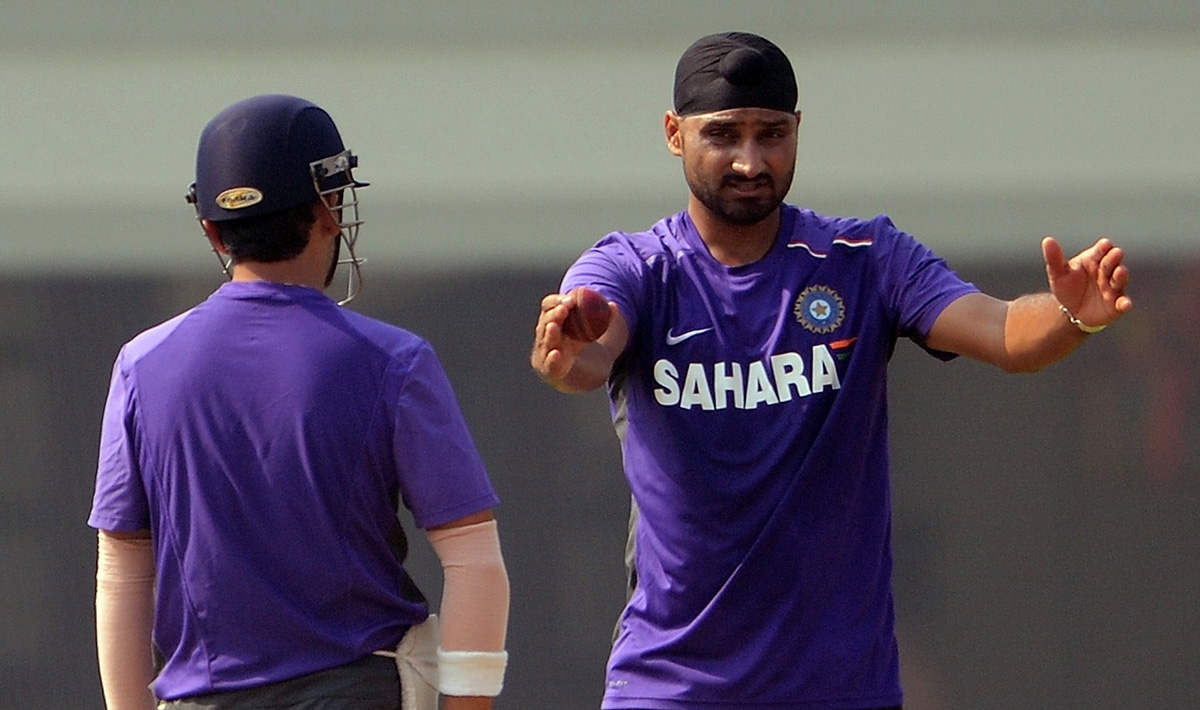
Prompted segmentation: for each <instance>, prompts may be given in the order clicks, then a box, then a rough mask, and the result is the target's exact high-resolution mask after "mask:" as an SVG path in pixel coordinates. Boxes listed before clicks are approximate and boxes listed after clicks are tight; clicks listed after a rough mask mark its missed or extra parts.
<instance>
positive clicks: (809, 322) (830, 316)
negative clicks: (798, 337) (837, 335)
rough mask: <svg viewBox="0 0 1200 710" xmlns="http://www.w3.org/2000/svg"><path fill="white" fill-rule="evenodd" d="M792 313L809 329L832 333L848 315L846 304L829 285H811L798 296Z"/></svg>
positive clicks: (815, 331) (816, 331)
mask: <svg viewBox="0 0 1200 710" xmlns="http://www.w3.org/2000/svg"><path fill="white" fill-rule="evenodd" d="M792 313H793V314H794V315H795V316H796V320H797V321H799V323H800V325H802V326H804V327H805V328H807V329H808V330H811V331H812V332H814V333H832V332H833V331H835V330H837V327H838V326H839V325H841V324H842V321H843V320H844V319H845V317H846V304H845V303H843V302H842V297H841V296H839V295H837V292H836V291H834V290H833V289H831V288H829V287H828V286H809V287H808V288H806V289H804V290H803V291H801V292H800V295H799V296H796V302H795V303H794V304H793V305H792Z"/></svg>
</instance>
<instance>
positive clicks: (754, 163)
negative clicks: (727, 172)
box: [733, 141, 767, 178]
mask: <svg viewBox="0 0 1200 710" xmlns="http://www.w3.org/2000/svg"><path fill="white" fill-rule="evenodd" d="M766 168H767V163H766V161H765V160H763V153H762V149H761V148H759V146H758V145H757V144H756V143H754V142H753V141H746V142H744V143H742V144H741V145H740V146H738V150H737V153H736V154H735V155H734V156H733V171H734V172H735V173H737V174H739V175H742V176H745V177H748V178H750V177H755V176H756V175H760V174H761V173H763V172H764V171H765V170H766Z"/></svg>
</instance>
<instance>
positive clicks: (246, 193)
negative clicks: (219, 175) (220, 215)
mask: <svg viewBox="0 0 1200 710" xmlns="http://www.w3.org/2000/svg"><path fill="white" fill-rule="evenodd" d="M262 199H263V194H262V193H261V192H259V191H258V190H256V189H254V188H253V187H231V188H229V189H228V190H226V191H225V192H222V193H221V194H219V195H217V200H216V202H217V206H218V207H223V208H225V209H227V210H240V209H242V208H243V207H249V206H250V205H257V204H258V203H259V202H262Z"/></svg>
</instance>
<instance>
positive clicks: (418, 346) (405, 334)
mask: <svg viewBox="0 0 1200 710" xmlns="http://www.w3.org/2000/svg"><path fill="white" fill-rule="evenodd" d="M338 313H339V314H341V316H342V318H343V320H344V321H345V323H346V324H347V326H349V327H350V328H351V329H352V332H353V333H355V334H356V335H357V336H358V339H359V340H360V341H361V342H363V344H364V345H367V346H369V347H371V348H374V349H376V350H378V351H379V352H381V353H384V354H386V355H387V356H388V357H391V358H406V357H412V356H413V355H414V354H416V353H419V352H421V351H424V350H429V349H431V346H430V345H429V341H427V340H426V339H425V338H424V337H423V336H421V335H418V334H417V333H414V332H413V331H411V330H408V329H407V328H404V327H402V326H399V325H396V324H395V323H389V322H388V321H385V320H381V319H379V318H375V317H372V316H368V315H366V314H364V313H359V312H358V311H354V310H351V309H349V308H339V309H338Z"/></svg>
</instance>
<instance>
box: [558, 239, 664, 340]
mask: <svg viewBox="0 0 1200 710" xmlns="http://www.w3.org/2000/svg"><path fill="white" fill-rule="evenodd" d="M644 266H645V264H644V262H643V261H642V259H641V257H640V256H638V254H637V253H636V251H635V250H634V248H633V246H632V245H631V244H629V243H628V242H627V241H625V240H623V239H621V238H620V235H619V233H614V234H610V235H608V236H607V237H605V238H604V239H602V240H600V241H599V242H597V243H596V245H595V246H593V247H591V248H590V249H588V250H587V251H585V252H583V254H581V255H580V257H579V258H578V259H576V260H575V263H574V264H572V265H571V267H570V268H568V269H567V273H566V274H565V275H564V276H563V280H562V285H561V288H560V290H561V292H562V293H566V292H568V291H570V290H571V289H573V288H577V287H579V286H587V287H588V288H593V289H595V290H597V291H599V292H600V293H602V294H604V297H605V298H607V299H608V300H610V301H612V302H613V303H615V304H617V309H618V310H620V311H621V316H622V317H623V318H624V319H625V323H626V325H627V326H628V327H629V332H630V333H634V332H636V330H637V325H638V312H639V310H640V308H639V306H640V305H641V303H640V293H639V291H638V289H637V288H636V286H635V284H636V283H637V271H638V270H639V269H640V268H641V267H644Z"/></svg>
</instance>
